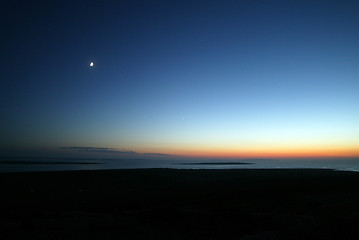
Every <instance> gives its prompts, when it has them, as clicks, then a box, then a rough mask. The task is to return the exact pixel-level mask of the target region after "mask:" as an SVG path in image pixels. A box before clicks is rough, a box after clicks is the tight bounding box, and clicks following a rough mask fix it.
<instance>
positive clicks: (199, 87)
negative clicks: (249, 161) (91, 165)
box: [0, 0, 359, 157]
mask: <svg viewBox="0 0 359 240" xmlns="http://www.w3.org/2000/svg"><path fill="white" fill-rule="evenodd" d="M7 2H8V3H5V5H4V6H2V10H0V11H1V14H0V16H1V17H0V20H1V25H2V27H1V35H2V38H1V40H0V41H1V46H2V47H1V62H0V70H1V73H0V74H1V75H0V76H1V81H0V104H1V118H0V134H1V139H0V150H1V153H2V154H9V153H18V152H23V151H30V150H31V151H39V152H45V151H47V152H51V151H53V152H76V151H84V152H87V153H94V154H98V153H103V154H106V153H111V154H113V153H115V154H118V155H119V156H120V155H128V154H135V153H138V154H144V153H161V154H175V155H184V156H207V157H288V156H291V157H293V156H359V67H358V65H359V14H358V12H359V2H358V1H345V0H344V1H339V0H337V1H330V0H326V1H313V0H311V1H305V0H301V1H299V0H298V1H290V0H285V1H284V0H283V1H275V0H273V1H250V0H247V1H210V0H203V1H195V0H192V1H184V0H183V1H155V0H153V1H147V0H146V1H145V0H143V1H135V0H128V1H94V0H89V1H74V0H72V1H66V0H65V1H7ZM91 61H93V62H94V67H92V68H91V67H90V66H89V64H90V62H91Z"/></svg>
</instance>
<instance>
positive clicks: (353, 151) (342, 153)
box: [161, 146, 359, 158]
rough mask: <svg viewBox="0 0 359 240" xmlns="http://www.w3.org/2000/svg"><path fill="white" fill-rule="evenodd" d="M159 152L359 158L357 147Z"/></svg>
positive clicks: (239, 156)
mask: <svg viewBox="0 0 359 240" xmlns="http://www.w3.org/2000/svg"><path fill="white" fill-rule="evenodd" d="M161 152H164V153H167V154H172V155H179V156H187V157H208V158H299V157H359V148H358V147H331V146H326V147H302V148H299V147H298V148H295V147H292V148H290V147H286V148H280V147H272V148H268V147H267V148H258V149H256V148H247V149H229V148H228V149H225V148H224V149H194V148H192V149H187V150H182V149H166V150H164V149H162V151H161Z"/></svg>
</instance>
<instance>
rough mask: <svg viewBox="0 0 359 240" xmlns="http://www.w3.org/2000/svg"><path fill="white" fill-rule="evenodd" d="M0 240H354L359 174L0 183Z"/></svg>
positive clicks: (210, 174)
mask: <svg viewBox="0 0 359 240" xmlns="http://www.w3.org/2000/svg"><path fill="white" fill-rule="evenodd" d="M0 191H1V200H0V221H1V222H0V236H1V239H29V238H30V239H31V238H34V239H112V238H113V239H358V238H357V237H358V234H359V173H355V172H340V171H331V170H171V169H147V170H140V169H138V170H116V171H77V172H43V173H1V174H0Z"/></svg>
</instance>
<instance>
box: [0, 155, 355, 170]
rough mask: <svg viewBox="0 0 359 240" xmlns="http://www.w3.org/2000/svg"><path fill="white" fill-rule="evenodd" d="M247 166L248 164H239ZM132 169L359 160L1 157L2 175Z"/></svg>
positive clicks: (341, 165)
mask: <svg viewBox="0 0 359 240" xmlns="http://www.w3.org/2000/svg"><path fill="white" fill-rule="evenodd" d="M240 163H248V164H240ZM133 168H175V169H238V168H251V169H259V168H282V169H285V168H321V169H323V168H324V169H335V170H344V171H359V158H318V159H240V160H238V159H231V160H228V159H225V160H224V159H210V160H208V159H91V158H88V159H87V158H36V157H0V172H31V171H72V170H105V169H133Z"/></svg>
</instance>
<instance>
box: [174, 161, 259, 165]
mask: <svg viewBox="0 0 359 240" xmlns="http://www.w3.org/2000/svg"><path fill="white" fill-rule="evenodd" d="M181 164H182V165H248V164H254V163H246V162H196V163H181Z"/></svg>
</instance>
